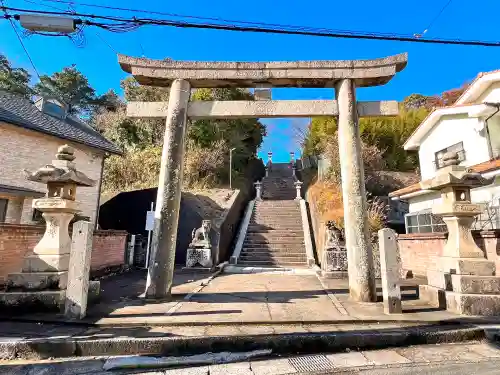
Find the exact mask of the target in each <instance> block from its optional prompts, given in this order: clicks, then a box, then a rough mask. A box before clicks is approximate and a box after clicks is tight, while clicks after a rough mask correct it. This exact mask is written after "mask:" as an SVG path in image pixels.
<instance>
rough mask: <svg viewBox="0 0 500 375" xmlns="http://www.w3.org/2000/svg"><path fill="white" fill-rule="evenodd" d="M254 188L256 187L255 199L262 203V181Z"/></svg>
mask: <svg viewBox="0 0 500 375" xmlns="http://www.w3.org/2000/svg"><path fill="white" fill-rule="evenodd" d="M254 186H255V199H256V200H258V201H261V200H262V182H260V181H257V182H254Z"/></svg>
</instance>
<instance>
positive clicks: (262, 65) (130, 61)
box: [118, 53, 408, 88]
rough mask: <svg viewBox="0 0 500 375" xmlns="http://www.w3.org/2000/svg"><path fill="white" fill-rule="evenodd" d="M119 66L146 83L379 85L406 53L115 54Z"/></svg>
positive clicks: (401, 64) (402, 64)
mask: <svg viewBox="0 0 500 375" xmlns="http://www.w3.org/2000/svg"><path fill="white" fill-rule="evenodd" d="M118 61H119V63H120V66H121V67H122V69H123V70H124V71H126V72H128V73H131V74H132V75H133V76H134V77H135V79H136V80H137V81H138V82H139V83H141V84H144V85H149V86H167V87H168V86H170V84H171V83H172V81H173V80H175V79H185V80H188V81H189V82H190V83H191V86H192V87H209V88H213V87H258V86H261V85H262V86H264V87H266V86H272V87H334V85H335V82H336V81H338V80H340V79H346V78H349V79H353V80H355V82H356V86H358V87H367V86H379V85H383V84H385V83H387V82H389V81H390V80H391V78H392V77H393V76H394V75H395V74H396V73H397V72H400V71H401V70H403V69H404V68H405V67H406V64H407V61H408V55H407V54H406V53H402V54H399V55H394V56H388V57H384V58H380V59H374V60H328V61H273V62H211V61H175V60H170V59H166V60H153V59H146V58H136V57H131V56H125V55H118Z"/></svg>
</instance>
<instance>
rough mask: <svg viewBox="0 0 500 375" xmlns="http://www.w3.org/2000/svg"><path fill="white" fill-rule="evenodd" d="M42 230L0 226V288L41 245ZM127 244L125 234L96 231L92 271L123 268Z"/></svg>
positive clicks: (11, 225) (123, 232)
mask: <svg viewBox="0 0 500 375" xmlns="http://www.w3.org/2000/svg"><path fill="white" fill-rule="evenodd" d="M44 230H45V227H43V226H38V225H22V224H0V284H3V283H4V282H5V279H6V277H7V275H8V274H9V273H12V272H19V271H20V270H21V267H22V262H23V257H24V256H25V255H26V253H28V252H30V251H32V249H33V247H34V246H35V245H36V244H37V243H38V241H40V239H41V238H42V235H43V232H44ZM126 243H127V232H125V231H115V230H97V231H95V232H94V241H93V249H92V263H91V269H92V270H93V271H95V270H99V269H101V268H106V267H111V266H119V265H122V264H124V255H125V248H126Z"/></svg>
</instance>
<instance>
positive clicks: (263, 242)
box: [243, 237, 304, 247]
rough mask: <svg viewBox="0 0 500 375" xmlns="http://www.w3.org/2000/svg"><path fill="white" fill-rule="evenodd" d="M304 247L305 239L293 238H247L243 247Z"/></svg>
mask: <svg viewBox="0 0 500 375" xmlns="http://www.w3.org/2000/svg"><path fill="white" fill-rule="evenodd" d="M279 244H283V245H304V239H303V238H292V237H284V238H283V237H282V238H278V239H275V238H263V237H261V238H248V237H246V238H245V240H244V241H243V246H247V245H259V246H264V247H265V246H267V245H279Z"/></svg>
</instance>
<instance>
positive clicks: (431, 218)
mask: <svg viewBox="0 0 500 375" xmlns="http://www.w3.org/2000/svg"><path fill="white" fill-rule="evenodd" d="M405 225H406V233H408V234H410V233H433V232H446V231H447V229H446V224H445V223H444V222H443V220H442V219H441V218H440V217H439V216H436V215H433V214H432V212H431V209H430V208H429V209H427V210H423V211H418V212H412V213H410V214H407V215H406V216H405Z"/></svg>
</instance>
